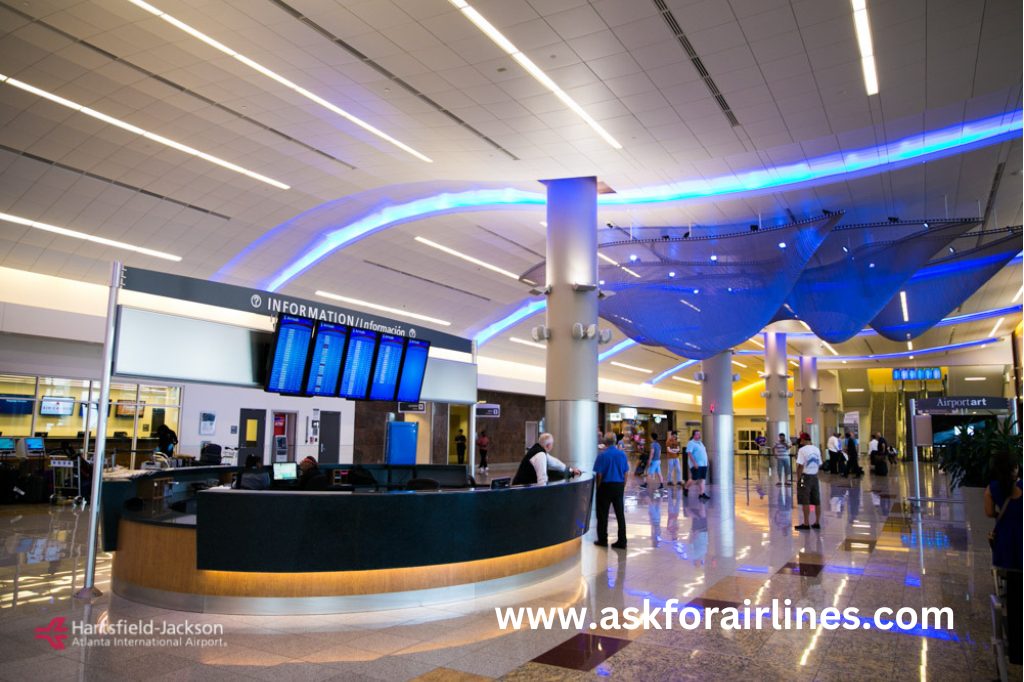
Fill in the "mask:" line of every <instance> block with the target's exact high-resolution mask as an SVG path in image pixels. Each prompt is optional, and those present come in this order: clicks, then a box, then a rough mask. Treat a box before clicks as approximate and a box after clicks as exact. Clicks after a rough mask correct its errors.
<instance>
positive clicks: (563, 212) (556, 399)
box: [544, 177, 597, 470]
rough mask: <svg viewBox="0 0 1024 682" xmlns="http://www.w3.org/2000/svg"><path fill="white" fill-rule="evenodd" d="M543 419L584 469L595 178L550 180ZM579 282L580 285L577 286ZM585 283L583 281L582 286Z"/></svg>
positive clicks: (592, 341)
mask: <svg viewBox="0 0 1024 682" xmlns="http://www.w3.org/2000/svg"><path fill="white" fill-rule="evenodd" d="M544 184H545V185H547V188H548V202H547V208H548V232H547V278H548V281H547V286H548V305H547V316H546V323H547V327H548V329H549V330H550V332H551V338H550V339H548V342H547V362H546V363H545V364H546V371H545V390H544V397H545V398H546V401H547V402H546V406H545V425H546V428H547V431H548V433H550V434H551V435H553V436H554V437H555V447H554V449H552V451H551V454H553V455H555V456H556V457H558V458H559V459H561V460H562V461H563V462H565V463H566V464H568V465H570V466H574V467H576V468H578V469H584V470H589V469H592V468H593V463H594V459H595V458H596V457H597V336H596V335H595V336H593V337H592V338H586V337H584V338H582V339H576V338H573V325H574V324H576V323H579V324H581V325H582V326H583V329H584V330H586V329H587V328H588V327H589V326H590V325H596V324H597V178H595V177H587V178H567V179H561V180H548V181H546V182H545V183H544ZM574 285H576V286H575V287H574ZM581 285H582V286H581Z"/></svg>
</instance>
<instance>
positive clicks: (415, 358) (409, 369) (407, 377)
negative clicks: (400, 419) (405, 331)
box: [395, 339, 430, 403]
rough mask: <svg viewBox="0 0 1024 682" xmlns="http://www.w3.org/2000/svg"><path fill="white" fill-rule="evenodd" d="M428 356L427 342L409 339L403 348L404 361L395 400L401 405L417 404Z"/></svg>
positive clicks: (428, 347)
mask: <svg viewBox="0 0 1024 682" xmlns="http://www.w3.org/2000/svg"><path fill="white" fill-rule="evenodd" d="M429 354H430V342H429V341H419V340H417V339H409V341H408V342H407V344H406V348H405V359H404V360H403V361H402V375H401V377H400V378H399V380H398V395H397V396H396V397H395V400H400V401H402V402H403V403H418V402H419V400H420V391H421V390H422V389H423V375H424V373H425V372H426V371H427V356H428V355H429Z"/></svg>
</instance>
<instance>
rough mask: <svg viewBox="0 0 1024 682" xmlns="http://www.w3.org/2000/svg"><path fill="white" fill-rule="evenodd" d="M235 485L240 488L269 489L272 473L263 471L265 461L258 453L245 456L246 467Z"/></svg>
mask: <svg viewBox="0 0 1024 682" xmlns="http://www.w3.org/2000/svg"><path fill="white" fill-rule="evenodd" d="M235 487H236V488H238V489H239V490H269V489H270V474H268V473H267V472H265V471H263V462H261V461H260V458H259V457H257V456H256V455H249V456H248V457H246V458H245V469H243V470H242V472H241V473H239V474H238V479H237V480H236V481H235Z"/></svg>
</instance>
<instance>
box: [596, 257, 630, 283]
mask: <svg viewBox="0 0 1024 682" xmlns="http://www.w3.org/2000/svg"><path fill="white" fill-rule="evenodd" d="M597 257H598V258H600V259H601V260H603V261H604V262H606V263H611V264H612V265H614V266H615V267H617V268H622V270H624V271H625V272H628V273H629V274H631V275H633V276H634V277H636V278H637V279H640V275H638V274H636V273H635V272H633V271H632V270H630V269H629V268H627V267H626V266H625V265H619V264H618V263H617V262H615V261H614V260H612V259H611V258H609V257H608V256H606V255H604V254H603V253H598V254H597Z"/></svg>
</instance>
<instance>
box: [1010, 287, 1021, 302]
mask: <svg viewBox="0 0 1024 682" xmlns="http://www.w3.org/2000/svg"><path fill="white" fill-rule="evenodd" d="M1022 294H1024V285H1022V286H1021V288H1020V289H1018V290H1017V295H1016V296H1014V297H1013V300H1012V301H1010V303H1016V302H1017V301H1018V300H1020V297H1021V295H1022Z"/></svg>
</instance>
